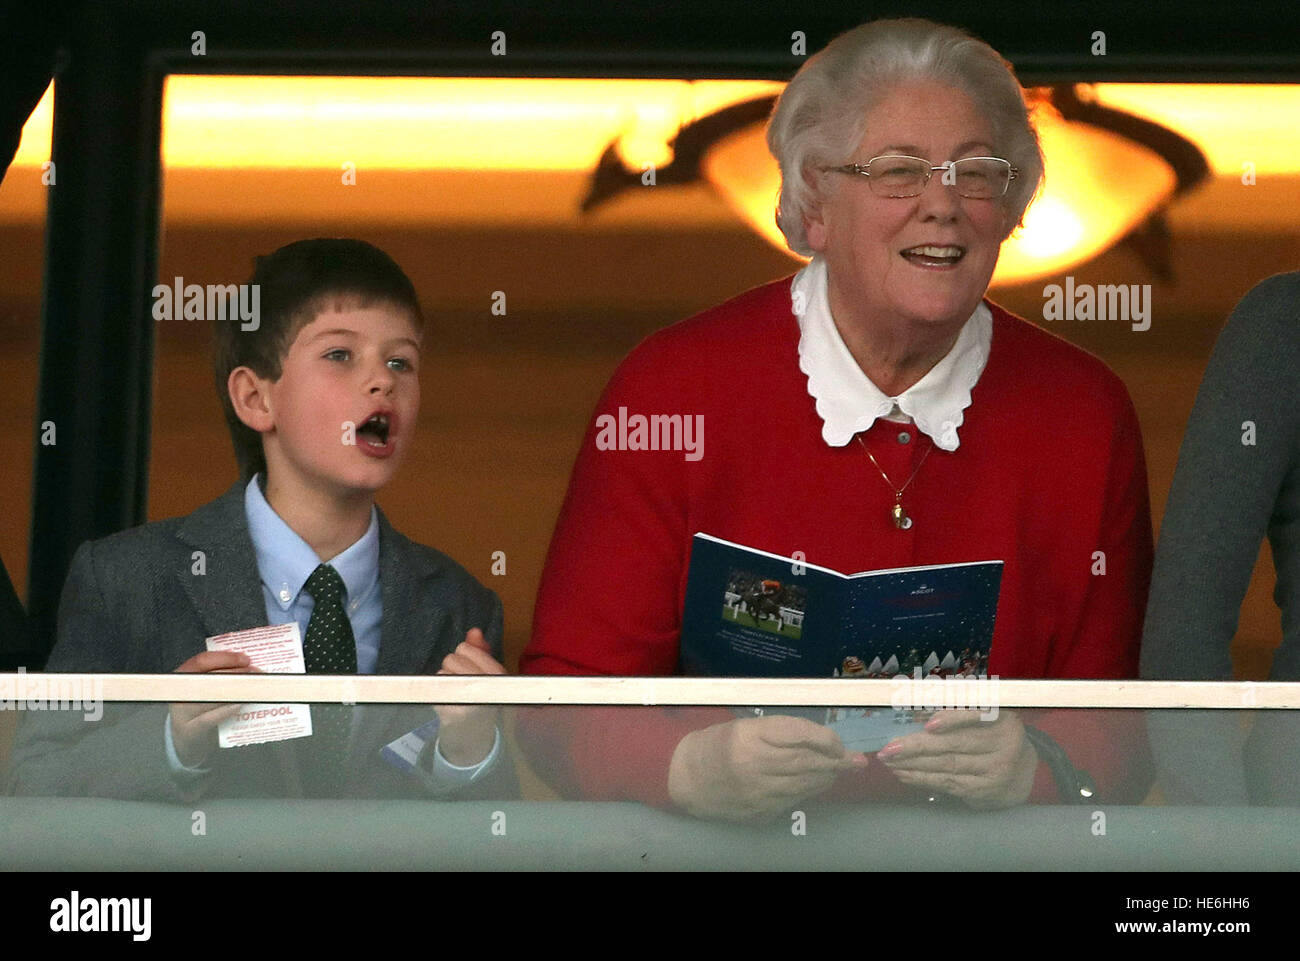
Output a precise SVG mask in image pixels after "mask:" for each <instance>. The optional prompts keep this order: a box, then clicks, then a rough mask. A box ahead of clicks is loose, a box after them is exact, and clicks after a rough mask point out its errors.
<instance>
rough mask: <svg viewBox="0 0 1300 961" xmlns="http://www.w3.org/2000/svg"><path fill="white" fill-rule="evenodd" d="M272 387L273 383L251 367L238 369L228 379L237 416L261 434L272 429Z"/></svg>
mask: <svg viewBox="0 0 1300 961" xmlns="http://www.w3.org/2000/svg"><path fill="white" fill-rule="evenodd" d="M270 386H271V381H269V380H267V379H265V378H263V377H259V376H258V375H257V374H256V373H254V372H253V370H252V368H251V367H236V368H235V369H234V370H232V371H231V372H230V377H228V378H227V379H226V390H227V392H228V393H229V394H230V403H231V406H232V407H234V408H235V416H236V417H238V418H239V419H240V420H241V421H243V423H244V424H245V425H246V426H248V427H250V428H252V429H253V430H255V431H257V432H258V433H259V434H265V433H266V432H267V431H269V430H270V429H271V427H272V417H271V394H270V390H269V388H270Z"/></svg>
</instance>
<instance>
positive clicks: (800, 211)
mask: <svg viewBox="0 0 1300 961" xmlns="http://www.w3.org/2000/svg"><path fill="white" fill-rule="evenodd" d="M907 81H933V82H938V83H944V84H947V85H949V86H952V87H956V88H957V89H960V90H962V91H964V92H965V93H966V94H967V96H969V97H970V98H971V100H973V101H974V102H975V106H976V107H977V108H978V109H979V110H981V111H982V112H983V114H984V116H985V117H987V118H988V121H989V123H990V125H991V126H992V128H993V136H994V138H995V140H996V143H995V144H994V146H995V148H996V149H997V150H998V151H999V152H1000V155H1001V156H1003V157H1005V158H1006V159H1007V160H1009V161H1011V163H1013V164H1015V165H1016V167H1017V168H1019V171H1020V173H1019V175H1018V176H1017V177H1016V179H1015V180H1013V181H1012V182H1011V186H1010V188H1009V189H1008V190H1007V194H1006V196H1005V197H1003V198H1002V203H1004V204H1005V205H1006V208H1007V210H1008V211H1009V212H1010V213H1011V215H1012V216H1011V217H1010V218H1009V220H1008V223H1009V224H1010V225H1013V226H1014V225H1015V224H1018V223H1020V221H1021V219H1022V218H1023V217H1024V213H1025V209H1026V208H1027V207H1028V206H1029V202H1030V200H1032V199H1033V197H1034V194H1035V193H1036V192H1037V190H1038V185H1039V182H1040V181H1041V180H1042V177H1043V153H1042V150H1041V149H1040V147H1039V145H1038V134H1037V133H1036V132H1035V131H1034V128H1033V125H1032V124H1031V123H1030V122H1029V111H1028V108H1027V107H1026V105H1025V97H1024V91H1023V90H1022V89H1021V87H1020V82H1019V81H1018V80H1017V79H1016V75H1015V73H1014V72H1013V71H1012V69H1011V65H1010V64H1009V63H1007V62H1006V61H1005V60H1003V59H1002V57H1001V55H999V54H998V52H997V51H996V50H994V49H993V48H992V47H990V46H989V45H988V44H987V43H985V42H984V41H982V40H977V39H976V38H974V37H972V36H971V35H970V34H968V33H966V32H965V31H964V30H960V29H958V28H957V27H950V26H946V25H944V24H939V23H933V22H931V21H929V20H919V19H902V20H876V21H873V22H871V23H866V24H863V25H862V26H860V27H855V28H854V29H852V30H849V31H848V32H847V33H842V34H840V35H839V36H838V37H836V38H835V39H834V40H832V41H831V42H830V43H829V44H827V46H826V48H825V49H823V50H821V51H820V52H818V53H817V54H815V55H814V56H813V57H811V58H809V60H808V62H807V63H805V64H804V65H803V67H801V68H800V70H799V72H798V73H796V74H795V75H794V78H793V79H792V80H791V81H790V83H789V84H788V85H787V86H786V88H785V90H784V91H783V92H782V94H781V98H780V99H779V100H778V101H777V104H776V107H775V108H774V109H773V111H772V118H771V120H769V121H768V125H767V146H768V149H769V150H770V151H771V152H772V156H774V157H775V158H776V161H777V163H778V164H779V165H780V167H781V196H780V200H779V201H778V205H777V211H776V222H777V226H779V227H780V228H781V232H782V233H783V234H785V239H786V243H787V244H789V245H790V249H791V250H793V251H794V252H795V253H798V254H803V255H804V256H805V257H810V256H812V254H813V250H812V248H811V247H809V246H808V235H807V232H806V231H805V229H804V216H805V215H806V214H807V213H809V212H811V211H814V210H816V208H817V205H818V203H819V197H818V193H817V188H816V184H818V183H820V173H821V172H820V170H819V168H821V167H825V166H832V167H833V166H839V165H840V164H844V163H851V162H852V161H853V160H854V159H855V158H854V157H853V156H852V154H853V151H854V150H856V149H857V147H858V144H860V143H861V142H862V138H863V136H865V134H866V117H867V114H868V113H869V112H870V111H871V109H872V107H874V106H875V105H876V103H878V102H879V101H880V100H881V99H882V98H883V97H884V96H885V95H886V94H887V93H888V92H889V90H890V89H891V88H892V87H893V86H895V85H896V84H898V83H900V82H907ZM941 159H943V160H947V159H956V158H941ZM1009 229H1010V228H1009Z"/></svg>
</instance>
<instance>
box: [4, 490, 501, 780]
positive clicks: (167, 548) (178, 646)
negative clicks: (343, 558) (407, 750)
mask: <svg viewBox="0 0 1300 961" xmlns="http://www.w3.org/2000/svg"><path fill="white" fill-rule="evenodd" d="M244 486H245V485H244V484H243V483H238V484H235V485H234V486H233V487H231V488H230V490H228V491H227V492H226V493H225V494H223V495H222V496H221V497H219V498H217V499H216V500H215V501H212V502H211V503H208V504H205V505H204V506H202V507H200V508H199V509H198V510H196V511H194V513H192V514H190V515H188V516H186V517H181V518H173V519H170V520H164V521H158V522H155V523H152V524H146V525H144V526H142V527H136V528H132V529H131V530H127V531H122V532H120V533H117V534H113V535H111V536H109V537H106V538H104V539H102V540H98V541H90V542H87V543H85V544H82V545H81V547H80V548H79V549H78V550H77V553H76V556H75V557H74V558H73V560H72V566H71V569H70V570H69V572H68V578H67V581H66V583H65V585H64V588H63V596H62V599H61V601H60V604H59V620H58V642H57V643H56V645H55V647H54V650H53V651H52V652H51V654H50V659H49V662H48V663H47V665H46V670H47V671H51V672H54V671H63V672H69V671H75V672H105V673H110V672H111V673H149V674H154V673H170V672H172V671H174V670H175V669H176V668H177V667H179V666H180V665H181V664H182V663H183V662H184V661H186V660H188V659H189V658H190V657H192V656H194V655H195V654H198V653H201V652H202V651H204V650H205V649H206V648H205V645H204V643H203V642H204V638H205V637H209V636H211V635H214V634H224V633H226V632H228V631H236V630H243V629H247V628H252V627H260V626H263V625H265V624H266V606H265V602H264V600H263V594H262V586H261V580H260V576H259V574H258V570H257V560H256V556H255V554H254V550H253V542H252V539H251V537H250V536H249V532H248V521H247V518H246V516H245V513H244ZM200 551H201V552H202V563H203V569H204V573H202V574H197V573H194V571H195V570H197V569H198V568H197V566H196V565H197V563H198V561H199V560H200V556H199V554H198V553H197V552H200ZM379 582H380V589H381V592H382V593H381V597H382V603H383V620H382V624H381V627H380V646H379V664H378V667H377V670H376V673H378V674H434V673H436V672H437V671H438V668H439V667H440V665H441V663H442V659H443V658H444V657H445V656H446V655H447V654H449V653H451V652H452V651H453V650H455V648H456V646H457V645H458V644H459V643H460V642H461V641H463V640H464V639H465V632H466V631H467V630H468V629H469V628H471V627H479V628H482V630H483V633H484V635H485V637H486V638H487V640H488V642H489V643H490V644H491V645H492V649H493V653H494V655H495V657H496V658H497V659H498V660H500V659H501V656H502V655H501V632H502V610H501V601H500V600H499V599H498V598H497V596H496V594H495V593H493V592H492V591H490V590H488V589H487V588H486V587H484V586H483V585H481V584H480V583H479V582H478V581H477V580H475V579H474V577H473V576H471V575H470V574H469V573H468V572H467V571H466V570H465V569H464V568H462V567H461V566H460V565H459V564H457V563H456V562H455V561H453V560H452V559H451V558H449V557H447V556H446V555H444V554H442V553H440V552H438V551H436V550H433V549H432V548H429V547H425V546H423V545H420V544H416V543H414V542H413V541H411V540H409V539H408V538H406V537H404V536H402V535H401V534H399V533H398V532H397V531H395V530H394V529H393V527H392V525H391V524H389V523H388V521H387V519H386V518H385V517H384V515H383V513H382V512H380V513H379ZM357 710H358V711H361V712H362V717H361V718H359V719H358V721H357V723H356V725H355V726H354V729H353V738H352V746H351V752H350V757H349V761H348V764H347V771H348V774H347V784H346V786H345V787H344V788H343V789H342V790H341V791H340V792H339V796H345V797H371V798H373V797H410V798H416V797H429V796H436V793H437V792H435V791H434V790H433V789H432V788H430V787H428V786H426V785H425V784H424V783H422V782H421V781H420V780H419V779H417V778H416V777H414V776H412V775H411V774H407V773H404V772H401V771H399V770H398V769H397V768H395V767H393V766H392V765H391V764H389V763H388V762H386V761H384V760H383V759H382V758H381V757H380V750H381V748H382V747H383V745H384V744H386V743H388V742H389V741H391V740H393V739H394V738H397V737H399V736H401V735H402V734H404V733H406V732H407V731H410V730H412V729H413V728H415V727H416V726H418V725H420V724H422V723H424V722H425V721H427V720H429V719H431V718H432V717H433V711H432V709H431V708H429V707H425V706H409V707H408V706H405V705H399V706H388V705H361V706H359V707H358V708H357ZM167 712H168V707H167V705H166V704H150V705H105V708H104V717H103V719H102V720H100V721H98V722H87V721H85V720H84V719H83V715H82V714H81V713H80V712H72V711H59V712H49V713H43V714H29V715H27V717H26V718H25V722H24V724H23V725H22V726H21V727H20V728H19V731H18V735H17V738H16V741H15V744H14V752H13V759H12V765H11V773H10V777H9V789H10V791H11V792H13V793H18V794H37V795H60V796H69V795H71V796H99V797H114V798H129V799H141V800H176V801H187V802H188V801H192V800H195V799H196V798H198V797H212V796H220V797H284V796H290V797H292V796H301V795H302V793H303V788H302V777H301V774H300V755H301V753H302V750H301V747H302V744H303V743H304V742H305V741H306V740H308V739H306V738H303V739H297V740H291V741H281V742H277V743H273V744H263V745H255V746H251V747H242V748H233V749H229V750H218V751H215V752H214V756H213V757H212V758H210V759H209V761H208V762H207V763H208V764H209V765H210V766H211V767H212V772H211V773H210V774H208V775H206V776H205V777H203V778H201V779H198V780H197V781H185V780H181V779H178V778H176V777H175V776H174V775H173V773H172V772H171V770H170V768H169V767H168V765H167V760H166V756H165V750H164V744H163V725H164V722H165V719H166V716H167ZM503 740H504V739H503ZM517 791H518V787H517V782H516V780H515V775H514V769H513V764H512V762H511V760H510V758H509V757H508V756H506V752H505V750H504V743H503V745H502V757H501V758H499V760H498V761H497V763H496V764H495V765H494V766H493V768H492V769H491V771H489V772H484V775H483V776H482V777H481V778H480V780H479V781H477V782H475V783H474V784H472V785H469V786H467V787H465V788H461V789H459V790H458V791H457V792H456V793H455V795H454V796H456V797H501V796H507V797H508V796H514V795H516V794H517Z"/></svg>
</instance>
